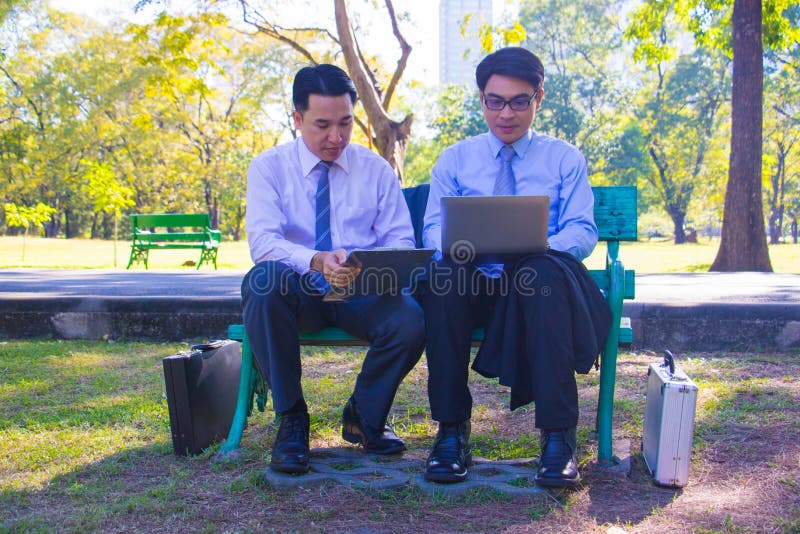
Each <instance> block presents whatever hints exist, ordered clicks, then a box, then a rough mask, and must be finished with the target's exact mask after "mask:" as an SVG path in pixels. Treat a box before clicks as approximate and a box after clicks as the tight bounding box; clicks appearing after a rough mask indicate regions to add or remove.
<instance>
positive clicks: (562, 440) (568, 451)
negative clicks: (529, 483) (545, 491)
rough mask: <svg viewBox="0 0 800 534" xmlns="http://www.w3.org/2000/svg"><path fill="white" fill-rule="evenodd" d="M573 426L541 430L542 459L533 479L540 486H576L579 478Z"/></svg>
mask: <svg viewBox="0 0 800 534" xmlns="http://www.w3.org/2000/svg"><path fill="white" fill-rule="evenodd" d="M576 448H577V440H576V437H575V427H574V426H573V427H571V428H566V429H559V430H542V459H541V463H540V464H539V471H537V473H536V477H534V480H535V481H536V483H537V484H539V485H540V486H551V487H556V488H561V487H565V486H577V485H578V482H580V480H581V476H580V474H579V473H578V462H577V461H576V460H575V449H576Z"/></svg>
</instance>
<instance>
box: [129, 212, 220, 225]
mask: <svg viewBox="0 0 800 534" xmlns="http://www.w3.org/2000/svg"><path fill="white" fill-rule="evenodd" d="M129 217H130V219H131V224H132V225H133V226H134V227H138V228H151V227H158V228H186V227H192V228H207V227H209V226H211V218H210V217H209V216H208V213H133V214H131V215H129Z"/></svg>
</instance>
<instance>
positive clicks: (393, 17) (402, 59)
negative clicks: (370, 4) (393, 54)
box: [383, 0, 411, 109]
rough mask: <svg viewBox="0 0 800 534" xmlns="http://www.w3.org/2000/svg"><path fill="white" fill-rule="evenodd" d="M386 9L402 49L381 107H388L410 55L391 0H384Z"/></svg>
mask: <svg viewBox="0 0 800 534" xmlns="http://www.w3.org/2000/svg"><path fill="white" fill-rule="evenodd" d="M386 9H387V10H388V11H389V18H390V19H391V21H392V33H394V36H395V37H396V38H397V42H398V43H400V50H401V51H402V55H401V56H400V59H399V60H397V67H396V68H395V69H394V74H392V79H391V80H390V81H389V85H388V86H387V87H386V94H385V95H384V96H383V107H384V108H386V109H389V104H390V103H391V101H392V96H394V90H395V89H396V88H397V84H398V83H399V82H400V78H402V76H403V72H404V71H405V70H406V64H407V63H408V56H410V55H411V45H409V44H408V42H407V41H406V40H405V38H404V37H403V34H402V33H400V27H399V26H398V25H397V16H396V15H395V12H394V6H393V5H392V0H386Z"/></svg>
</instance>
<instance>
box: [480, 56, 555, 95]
mask: <svg viewBox="0 0 800 534" xmlns="http://www.w3.org/2000/svg"><path fill="white" fill-rule="evenodd" d="M493 74H501V75H503V76H509V77H511V78H518V79H520V80H525V81H526V82H528V83H529V84H531V85H532V86H533V88H534V89H539V88H540V87H541V86H542V82H543V81H544V65H542V61H541V60H540V59H539V58H538V57H536V54H534V53H533V52H531V51H530V50H526V49H525V48H520V47H517V46H509V47H507V48H501V49H500V50H497V51H495V52H492V53H491V54H489V55H488V56H486V57H485V58H483V60H482V61H481V62H480V63H478V67H477V68H476V69H475V81H476V82H477V83H478V89H480V90H481V91H483V90H484V89H485V88H486V83H487V82H488V81H489V78H491V77H492V75H493Z"/></svg>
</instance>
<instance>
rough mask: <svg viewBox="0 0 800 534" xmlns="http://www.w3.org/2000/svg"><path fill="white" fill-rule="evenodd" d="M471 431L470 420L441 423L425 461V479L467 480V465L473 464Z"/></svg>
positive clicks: (446, 481)
mask: <svg viewBox="0 0 800 534" xmlns="http://www.w3.org/2000/svg"><path fill="white" fill-rule="evenodd" d="M469 433H470V424H469V420H466V421H462V422H461V423H439V432H437V433H436V440H435V441H434V442H433V448H432V449H431V453H430V455H429V456H428V460H427V461H426V462H425V480H430V481H431V482H445V483H452V482H461V481H462V480H466V478H467V467H469V466H470V465H472V452H471V451H470V447H469Z"/></svg>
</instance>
